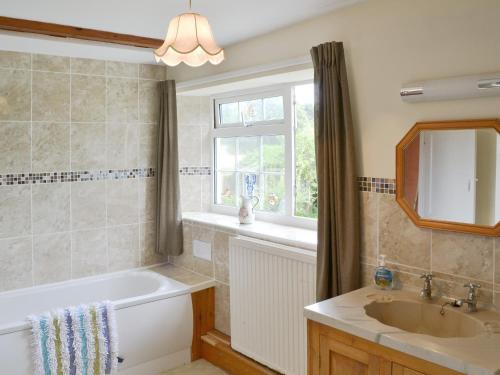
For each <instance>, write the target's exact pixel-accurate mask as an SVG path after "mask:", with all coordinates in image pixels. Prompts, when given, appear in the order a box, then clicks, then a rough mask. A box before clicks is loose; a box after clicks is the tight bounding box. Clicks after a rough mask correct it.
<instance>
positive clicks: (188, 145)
mask: <svg viewBox="0 0 500 375" xmlns="http://www.w3.org/2000/svg"><path fill="white" fill-rule="evenodd" d="M178 139H179V166H180V167H187V166H199V165H201V128H200V127H199V126H186V127H183V128H180V129H179V132H178Z"/></svg>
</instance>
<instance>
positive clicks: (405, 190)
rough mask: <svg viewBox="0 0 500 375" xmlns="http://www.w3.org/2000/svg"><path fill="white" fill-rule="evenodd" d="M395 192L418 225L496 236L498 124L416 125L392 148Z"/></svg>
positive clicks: (499, 225) (499, 230)
mask: <svg viewBox="0 0 500 375" xmlns="http://www.w3.org/2000/svg"><path fill="white" fill-rule="evenodd" d="M396 191H397V200H398V203H399V204H400V205H401V207H402V208H403V209H404V210H405V211H406V212H407V213H408V215H409V216H410V218H411V219H412V220H413V221H414V222H415V224H417V225H419V226H422V227H428V228H434V229H446V230H455V231H461V232H472V233H478V234H485V235H495V236H498V235H500V126H499V122H498V121H496V120H480V121H458V122H433V123H417V124H416V125H415V126H414V127H413V128H412V129H411V130H410V132H409V133H408V134H407V135H406V136H405V137H404V138H403V140H402V141H401V142H400V144H399V145H398V147H397V176H396Z"/></svg>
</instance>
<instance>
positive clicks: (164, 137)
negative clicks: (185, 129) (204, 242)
mask: <svg viewBox="0 0 500 375" xmlns="http://www.w3.org/2000/svg"><path fill="white" fill-rule="evenodd" d="M159 86H160V87H159V89H160V121H159V122H160V123H159V129H158V163H157V168H156V171H157V181H158V190H157V203H156V204H157V210H156V252H157V253H160V254H163V255H180V254H182V210H181V200H180V192H179V160H178V146H177V103H176V92H175V81H171V80H169V81H164V82H160V83H159Z"/></svg>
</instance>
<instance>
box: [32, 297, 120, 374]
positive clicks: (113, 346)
mask: <svg viewBox="0 0 500 375" xmlns="http://www.w3.org/2000/svg"><path fill="white" fill-rule="evenodd" d="M28 320H29V321H30V323H31V326H32V351H33V363H34V367H35V375H104V374H111V373H114V372H115V371H116V368H117V358H118V341H117V331H116V323H115V313H114V309H113V306H112V304H111V303H110V302H108V301H106V302H102V303H95V304H90V305H81V306H77V307H69V308H67V309H61V310H57V311H52V312H48V313H44V314H40V315H37V316H34V315H32V316H29V317H28Z"/></svg>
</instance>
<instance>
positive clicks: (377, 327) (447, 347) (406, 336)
mask: <svg viewBox="0 0 500 375" xmlns="http://www.w3.org/2000/svg"><path fill="white" fill-rule="evenodd" d="M393 300H406V301H417V302H422V303H434V304H435V303H437V302H440V301H434V302H432V301H431V302H426V301H422V300H421V299H420V298H419V297H418V293H417V292H414V291H401V290H394V291H381V290H378V289H375V288H373V287H366V288H362V289H358V290H356V291H353V292H351V293H347V294H344V295H342V296H339V297H335V298H332V299H329V300H326V301H322V302H319V303H316V304H314V305H310V306H307V307H305V309H304V315H305V317H306V318H307V319H310V320H313V321H316V322H318V323H321V324H324V325H327V326H330V327H333V328H336V329H339V330H341V331H344V332H347V333H349V334H351V335H354V336H357V337H361V338H363V339H365V340H368V341H372V342H375V343H378V344H380V345H383V346H386V347H389V348H391V349H394V350H398V351H400V352H403V353H406V354H409V355H412V356H414V357H417V358H421V359H423V360H426V361H429V362H433V363H436V364H438V365H441V366H443V367H447V368H450V369H452V370H455V371H458V372H462V373H465V374H469V375H499V374H500V333H490V332H485V333H482V334H480V335H478V336H474V337H459V338H455V337H453V338H442V337H434V336H428V335H423V334H416V333H409V332H406V331H403V330H401V329H399V328H395V327H391V326H388V325H385V324H382V323H381V322H379V321H377V320H376V319H374V318H371V317H369V316H368V315H367V314H366V312H365V306H366V305H368V304H370V303H372V302H373V301H377V302H390V301H393ZM471 314H473V317H474V318H476V319H479V320H481V321H482V322H493V323H492V324H493V325H494V327H495V329H493V331H494V332H498V327H499V326H500V321H499V320H498V319H499V316H500V315H499V314H498V313H495V312H492V311H488V310H480V311H479V312H476V313H471Z"/></svg>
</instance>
